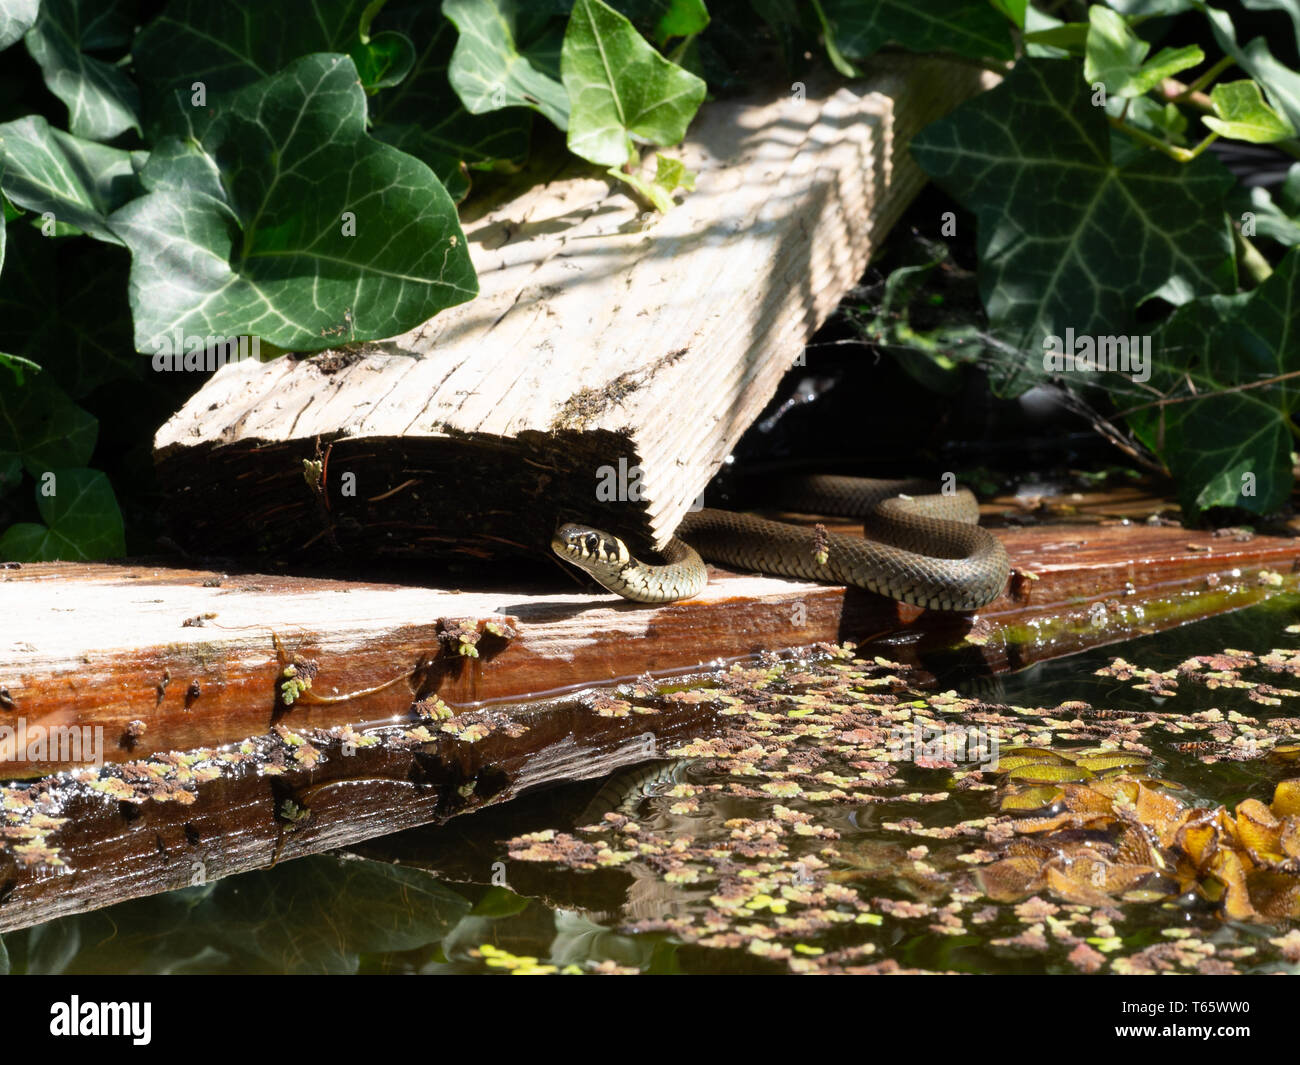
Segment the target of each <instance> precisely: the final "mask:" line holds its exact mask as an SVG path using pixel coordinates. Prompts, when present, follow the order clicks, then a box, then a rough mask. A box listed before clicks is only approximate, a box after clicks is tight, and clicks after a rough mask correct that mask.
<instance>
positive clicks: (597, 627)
mask: <svg viewBox="0 0 1300 1065" xmlns="http://www.w3.org/2000/svg"><path fill="white" fill-rule="evenodd" d="M1129 505H1130V506H1131V508H1132V511H1133V513H1135V514H1136V513H1149V512H1150V501H1149V500H1148V501H1147V506H1146V507H1142V506H1140V505H1139V501H1137V500H1133V501H1130V504H1129ZM1085 506H1086V504H1085ZM988 509H990V510H991V511H1002V510H1004V508H1003V507H991V508H988ZM999 535H1000V536H1002V537H1003V539H1004V541H1005V542H1006V544H1007V546H1008V549H1009V553H1010V555H1011V558H1012V563H1013V567H1014V570H1013V577H1012V580H1011V581H1010V582H1009V586H1008V590H1007V592H1006V594H1005V595H1004V596H1003V597H1002V598H1000V599H999V600H997V601H996V602H994V603H992V604H990V606H989V607H988V608H987V609H986V610H985V611H983V612H981V613H980V614H979V615H978V616H976V617H967V616H962V615H950V614H936V613H929V612H922V611H919V610H917V609H916V608H913V607H908V606H903V605H900V604H897V603H893V602H891V601H889V600H885V599H882V598H880V597H878V596H872V595H868V594H866V593H860V592H858V591H856V590H849V591H847V592H846V591H845V590H844V589H842V588H836V587H829V586H823V585H810V584H805V583H802V582H797V581H783V580H777V579H774V578H762V577H750V576H745V575H740V574H726V573H721V572H715V573H714V575H713V580H712V581H711V583H710V585H709V588H708V590H707V592H706V593H705V595H703V596H701V597H700V598H699V599H697V600H692V601H689V602H683V603H676V604H671V605H669V606H665V607H657V608H656V607H645V606H638V605H633V604H627V603H623V602H621V601H618V600H616V599H614V598H613V597H610V596H604V595H602V596H594V595H593V596H589V595H581V594H576V593H554V592H545V591H534V592H529V593H514V594H511V593H508V592H507V593H488V592H466V593H456V592H449V591H440V590H436V589H423V588H412V587H407V586H400V585H382V584H374V583H364V582H353V583H348V582H344V581H338V580H308V579H305V578H293V577H284V576H268V575H249V574H244V575H237V576H228V577H226V578H225V579H224V580H217V579H215V578H216V575H214V574H210V573H207V572H206V571H198V570H190V569H169V568H165V567H160V566H144V565H136V566H131V565H87V566H77V565H72V564H43V565H30V566H26V565H25V566H21V567H16V568H7V569H3V570H0V741H3V737H4V736H5V730H6V729H8V730H15V729H16V728H17V727H19V726H20V725H22V726H24V727H30V726H33V725H36V726H41V727H49V726H51V725H56V726H58V725H61V726H64V727H87V726H89V727H92V728H93V726H95V725H96V724H98V725H100V726H102V727H104V729H105V734H106V736H108V737H110V738H111V737H113V736H114V735H119V734H120V733H121V731H123V730H124V723H125V722H127V721H129V720H131V719H133V718H137V719H139V720H141V721H143V722H144V723H145V724H146V728H145V730H144V732H143V733H142V734H140V735H139V736H138V737H137V738H136V740H135V741H134V744H133V745H130V746H127V745H122V746H119V747H117V748H114V746H113V745H112V744H111V743H110V744H108V745H107V748H106V750H105V751H104V754H105V758H106V764H105V765H103V766H102V767H96V766H92V765H85V764H82V765H79V766H77V767H68V769H67V771H65V772H61V773H58V774H55V775H49V776H45V777H43V778H42V779H40V780H35V781H32V782H30V783H15V784H9V785H7V786H3V787H0V931H6V930H9V929H12V928H17V927H22V926H24V925H27V924H32V923H37V922H39V921H44V920H49V919H50V918H52V917H55V916H59V915H62V914H66V913H75V912H79V911H81V910H85V909H91V908H95V907H98V906H106V905H110V904H112V903H114V902H118V901H121V900H123V899H127V898H133V897H136V896H139V895H144V894H150V893H154V892H158V891H164V890H169V889H171V888H175V887H180V886H183V885H185V884H189V883H193V882H196V880H197V879H214V878H216V877H219V876H226V875H230V874H232V873H237V872H242V871H246V870H249V869H254V868H258V867H261V866H265V865H267V864H270V863H271V862H272V861H274V860H285V859H288V858H291V857H296V856H299V855H302V854H309V853H315V852H318V851H322V850H328V849H332V848H335V847H339V846H343V845H347V844H350V843H355V842H358V841H360V840H363V839H367V838H372V837H375V836H379V835H385V834H388V833H391V832H394V831H397V830H399V829H403V828H408V827H412V826H414V825H418V824H424V823H435V822H442V821H445V820H446V819H448V818H450V817H452V816H454V815H456V814H459V813H463V812H466V811H468V810H473V809H477V808H479V807H481V806H483V805H486V804H490V803H499V802H503V801H506V800H508V799H511V798H513V797H515V796H517V795H519V794H520V793H521V792H523V791H525V790H526V789H527V788H529V787H533V786H536V785H539V784H543V783H547V782H551V781H558V780H572V779H581V778H584V777H589V776H598V775H602V774H604V773H608V772H609V771H611V770H612V769H614V768H616V767H618V766H620V765H626V764H633V763H635V762H638V761H644V760H646V759H648V758H651V757H654V756H656V754H657V753H658V752H660V751H663V750H667V749H669V748H670V747H671V746H672V745H673V744H675V743H676V742H677V741H678V740H680V739H682V738H684V737H686V736H690V735H698V734H701V733H704V732H707V731H709V730H710V729H711V728H713V727H715V725H716V723H717V720H718V718H717V712H718V710H719V709H720V707H719V706H717V705H715V704H713V703H712V702H709V701H703V702H701V701H698V700H696V699H694V698H693V696H692V694H691V693H689V692H684V693H678V694H676V695H670V696H667V697H662V696H656V695H655V694H654V689H653V686H652V685H651V684H650V683H648V682H643V683H641V684H639V685H638V688H637V692H638V693H639V694H634V695H632V696H631V697H629V698H625V699H622V700H619V701H613V702H611V701H610V699H609V697H608V696H607V695H604V694H601V693H599V692H598V693H595V694H578V695H573V696H568V697H564V698H559V699H551V700H545V701H541V702H531V703H529V702H526V701H524V700H525V699H526V698H528V697H529V696H536V695H538V694H541V693H542V692H544V691H547V690H549V691H554V690H557V689H563V688H566V687H573V686H578V685H599V684H609V683H611V682H613V681H616V680H619V679H621V678H627V677H631V676H633V675H637V676H640V675H643V674H645V673H647V672H652V673H655V674H657V675H660V676H669V675H674V674H679V673H693V672H699V671H701V670H706V669H707V668H708V667H710V666H712V665H715V664H718V663H719V662H720V661H722V660H725V659H727V658H734V657H743V656H750V655H753V654H756V653H763V652H770V651H772V650H774V649H777V648H780V647H804V646H807V645H810V644H814V643H816V642H820V641H838V640H844V639H859V640H860V639H863V638H867V637H871V636H872V635H874V634H879V633H888V634H892V635H886V636H885V637H884V638H883V639H881V640H878V641H875V642H874V643H873V645H872V646H873V649H875V650H876V651H877V653H882V654H884V655H886V656H887V657H889V658H890V659H892V660H896V661H900V662H902V663H903V664H904V665H909V666H913V667H916V668H918V669H919V670H920V673H919V674H918V675H917V677H916V678H915V679H918V680H920V679H923V676H924V673H925V672H926V671H936V670H941V669H942V667H943V666H945V665H953V664H957V665H961V666H963V667H965V668H967V669H972V668H974V669H978V668H980V667H984V668H989V669H993V670H1005V669H1008V668H1016V667H1019V666H1022V665H1026V664H1028V663H1029V662H1032V661H1037V660H1041V659H1043V658H1047V657H1052V656H1054V655H1059V654H1065V653H1070V652H1073V651H1077V650H1080V649H1083V648H1087V647H1095V646H1100V645H1103V644H1107V643H1112V642H1115V641H1118V640H1122V639H1126V638H1129V637H1131V636H1133V635H1136V634H1138V633H1141V632H1149V631H1156V630H1158V629H1162V628H1168V627H1170V626H1173V625H1177V624H1182V623H1184V622H1186V621H1189V620H1194V619H1196V618H1198V617H1205V616H1209V615H1210V614H1214V613H1219V612H1222V611H1223V610H1226V609H1232V608H1234V607H1237V606H1243V605H1248V604H1249V603H1252V602H1257V601H1259V600H1260V599H1262V598H1264V597H1266V596H1268V595H1271V594H1275V593H1276V592H1277V591H1282V590H1295V589H1296V588H1297V587H1298V586H1300V574H1297V572H1296V566H1297V560H1298V559H1300V551H1298V550H1297V546H1296V541H1295V540H1294V539H1292V538H1289V537H1278V536H1254V537H1252V538H1249V539H1239V538H1237V537H1235V536H1232V535H1226V536H1225V535H1215V534H1214V533H1212V532H1192V531H1187V530H1183V529H1179V528H1173V527H1169V526H1165V525H1152V524H1145V523H1142V524H1120V523H1118V522H1114V521H1110V522H1109V523H1105V522H1103V521H1099V520H1093V521H1092V522H1090V523H1088V524H1081V523H1080V522H1078V521H1074V522H1071V523H1069V524H1060V525H1052V524H1044V525H1040V526H1035V527H1031V528H1003V529H1000V530H999ZM440 613H443V614H445V615H446V620H443V621H441V622H440V621H439V615H440ZM204 615H214V616H211V617H206V618H204ZM195 617H200V618H204V624H203V625H201V626H198V625H191V626H185V625H184V624H183V623H184V621H185V620H186V619H187V618H195ZM506 617H508V618H510V619H512V620H511V622H510V627H509V628H506V629H503V630H502V631H503V632H504V633H505V635H504V636H498V637H495V638H494V639H495V640H496V641H497V643H496V646H493V645H492V643H491V640H490V639H489V638H488V637H487V636H483V637H482V638H481V639H480V641H479V645H478V646H479V649H480V652H481V653H480V656H479V657H478V658H466V657H465V656H463V655H460V654H458V653H456V651H455V645H456V644H458V643H459V642H460V641H462V640H464V639H466V638H470V639H472V635H471V633H472V632H476V631H478V630H479V628H480V625H479V623H480V622H488V621H490V622H492V623H493V624H497V625H500V624H501V622H502V620H503V619H504V618H506ZM453 618H455V619H461V620H459V621H458V622H453V621H452V620H451V619H453ZM466 619H473V622H474V623H473V624H471V623H470V622H469V621H468V620H466ZM272 633H279V634H280V635H281V637H282V639H283V641H284V642H285V644H286V646H288V647H290V648H297V653H298V654H299V656H301V657H303V658H306V657H311V658H313V659H314V660H315V665H316V666H318V667H319V670H318V672H317V673H316V675H315V684H314V686H313V688H312V691H314V692H317V693H325V694H333V693H335V691H336V689H337V690H340V691H351V690H355V689H357V688H377V689H378V690H375V691H372V692H370V693H369V694H366V695H362V696H358V697H357V698H355V699H350V700H345V701H342V702H327V703H323V704H316V705H312V704H310V703H306V702H296V703H295V704H294V705H293V706H292V707H286V706H284V705H283V702H282V701H281V700H278V699H277V694H276V693H277V690H278V688H279V685H280V683H281V682H282V668H283V667H282V664H281V661H280V659H279V657H278V656H277V654H276V652H275V649H274V643H273V640H272ZM430 660H432V661H433V662H434V663H437V664H438V665H436V666H434V667H429V666H427V665H426V666H424V668H420V667H421V664H422V663H427V662H429V661H430ZM303 664H304V665H307V663H306V662H304V663H303ZM168 673H170V676H171V679H170V681H169V682H168V683H167V684H166V685H165V686H163V687H162V689H161V692H160V691H159V686H158V685H159V677H160V676H166V675H167V674H168ZM408 674H409V675H408ZM393 678H399V679H398V682H397V683H394V684H391V685H389V686H387V687H379V685H380V684H381V683H382V682H383V681H385V680H392V679H393ZM195 682H197V684H198V688H199V691H200V696H199V698H198V700H197V701H195V702H193V703H192V704H191V705H189V706H187V705H186V699H185V698H184V694H185V692H186V691H188V690H189V687H190V685H191V684H192V683H195ZM433 693H437V694H438V695H439V696H440V697H442V698H444V699H445V700H446V701H447V703H448V709H449V710H450V711H452V712H453V716H452V717H450V718H436V717H433V716H430V715H431V714H432V713H433V711H432V704H431V703H430V702H428V701H425V702H423V703H418V704H417V702H416V700H417V699H420V698H425V699H426V700H427V696H429V695H430V694H433ZM160 694H161V699H160V698H159V695H160ZM115 729H116V730H118V732H114V730H115ZM241 741H242V742H241ZM169 746H175V747H178V748H185V749H186V750H185V751H184V753H175V752H168V751H167V749H166V748H167V747H169ZM150 752H152V753H150ZM18 753H19V752H18V751H16V750H15V744H14V743H13V742H12V740H11V741H10V742H9V746H8V749H7V754H8V755H9V756H13V755H15V754H18ZM65 764H66V763H65ZM52 768H55V763H53V762H50V761H48V760H47V761H46V762H45V763H42V762H40V760H39V759H32V760H29V761H25V762H12V761H11V762H9V763H8V766H7V767H6V772H8V771H9V770H12V769H17V770H18V774H17V775H23V774H30V773H33V772H37V771H39V772H45V771H48V770H50V769H52ZM10 775H13V774H12V773H11V774H10Z"/></svg>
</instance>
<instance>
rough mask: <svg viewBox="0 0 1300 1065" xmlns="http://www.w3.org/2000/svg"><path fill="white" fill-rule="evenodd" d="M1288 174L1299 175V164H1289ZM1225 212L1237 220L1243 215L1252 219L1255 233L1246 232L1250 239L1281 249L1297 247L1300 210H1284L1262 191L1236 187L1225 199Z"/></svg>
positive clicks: (1260, 189) (1299, 237) (1267, 192)
mask: <svg viewBox="0 0 1300 1065" xmlns="http://www.w3.org/2000/svg"><path fill="white" fill-rule="evenodd" d="M1291 172H1292V173H1300V163H1293V164H1292V166H1291ZM1228 212H1229V214H1231V215H1232V217H1233V218H1236V219H1238V220H1241V216H1242V215H1243V214H1245V213H1246V212H1250V213H1251V214H1253V215H1254V216H1255V218H1254V225H1255V232H1254V233H1246V236H1248V237H1251V238H1252V239H1253V238H1254V237H1255V236H1261V237H1266V238H1268V239H1269V240H1275V241H1277V242H1278V243H1279V244H1281V245H1282V246H1283V247H1284V248H1289V247H1291V246H1292V245H1296V244H1300V210H1292V211H1289V212H1288V211H1286V210H1284V209H1283V207H1282V206H1281V205H1280V204H1278V203H1277V202H1275V201H1274V199H1273V197H1272V195H1271V194H1270V193H1269V191H1268V189H1266V188H1262V187H1260V186H1256V187H1254V188H1251V189H1248V188H1245V187H1244V186H1242V185H1238V186H1237V187H1236V188H1234V189H1233V190H1232V195H1231V196H1230V197H1229V198H1228Z"/></svg>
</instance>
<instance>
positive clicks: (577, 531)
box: [551, 522, 632, 569]
mask: <svg viewBox="0 0 1300 1065" xmlns="http://www.w3.org/2000/svg"><path fill="white" fill-rule="evenodd" d="M551 550H552V551H554V552H555V553H556V554H557V555H559V556H560V557H561V558H563V559H567V560H568V561H569V562H573V563H574V564H576V565H579V566H582V567H583V568H584V569H586V568H588V567H589V566H613V567H619V566H625V565H627V564H628V562H629V561H630V560H631V558H632V555H631V552H629V551H628V549H627V544H625V543H623V541H622V540H620V539H619V538H618V537H617V536H611V535H610V534H609V533H607V532H602V531H601V530H600V529H593V528H591V527H590V526H589V525H575V524H573V523H572V522H566V523H565V524H563V525H561V526H560V527H559V528H557V529H556V530H555V535H554V536H552V537H551Z"/></svg>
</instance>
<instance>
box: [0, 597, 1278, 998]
mask: <svg viewBox="0 0 1300 1065" xmlns="http://www.w3.org/2000/svg"><path fill="white" fill-rule="evenodd" d="M1297 621H1300V598H1297V597H1293V596H1279V597H1277V598H1275V599H1273V600H1271V601H1269V602H1267V603H1265V604H1263V605H1261V606H1257V607H1254V608H1251V609H1249V610H1245V611H1240V612H1238V613H1235V614H1230V615H1226V616H1223V617H1220V618H1216V619H1213V620H1210V621H1206V622H1200V623H1197V624H1194V625H1188V626H1184V627H1182V628H1179V629H1176V630H1172V631H1170V632H1166V633H1162V634H1159V635H1155V636H1150V637H1146V638H1143V639H1141V640H1136V641H1132V642H1130V643H1126V644H1122V645H1115V646H1111V647H1107V648H1103V649H1100V650H1097V651H1093V652H1089V653H1085V654H1080V655H1076V656H1074V657H1071V658H1068V659H1061V660H1058V661H1054V662H1048V663H1044V664H1041V665H1038V666H1035V667H1033V668H1031V669H1029V670H1026V671H1024V672H1022V673H1020V674H1018V675H1012V676H1006V677H1002V678H996V679H994V678H987V677H986V678H961V677H956V678H950V679H949V681H948V686H949V687H950V689H951V690H950V691H949V693H948V694H946V695H945V694H941V693H937V692H930V693H925V692H918V691H914V690H912V689H909V688H908V687H907V686H906V685H905V684H904V683H903V682H902V681H901V680H900V679H899V673H900V671H899V670H897V669H895V668H893V667H891V666H890V665H889V664H888V663H887V662H880V661H873V660H872V658H871V657H870V655H869V654H868V653H867V652H863V653H862V655H861V656H860V657H855V656H854V655H853V654H852V653H850V652H848V651H845V650H841V651H840V652H839V653H838V654H826V655H824V656H821V657H820V658H817V659H813V660H808V661H800V662H785V663H781V664H776V663H766V664H763V665H755V666H753V667H750V668H743V669H737V670H733V671H732V672H731V673H730V674H728V675H726V676H723V677H720V678H718V679H717V680H716V681H711V682H706V683H705V684H703V685H700V686H696V687H694V688H692V689H691V690H690V691H689V692H685V693H683V692H676V693H673V692H667V693H662V692H661V693H654V692H650V691H636V690H630V689H629V690H626V691H622V692H621V693H620V698H622V699H624V700H626V701H627V702H628V703H629V704H635V703H637V702H653V701H655V700H662V699H665V698H693V699H708V700H715V701H716V702H717V704H718V706H719V707H720V711H721V713H722V716H723V719H724V720H726V721H727V722H728V723H729V724H728V726H727V728H726V730H725V731H724V732H722V733H721V734H718V735H714V736H709V737H701V738H699V739H698V740H696V741H693V742H691V743H690V744H686V745H684V746H683V747H680V748H675V749H673V750H670V751H665V752H662V753H663V754H664V755H665V758H664V759H663V760H662V761H660V762H658V763H655V764H653V765H651V766H648V767H640V768H636V769H631V770H624V771H622V772H621V773H620V774H617V775H616V777H615V778H613V779H611V780H609V781H588V782H583V783H576V784H570V785H565V786H562V787H556V788H552V789H549V790H546V791H542V792H536V793H532V794H528V795H525V796H522V797H521V798H519V799H517V800H515V801H514V802H511V803H508V804H505V805H503V806H501V807H497V808H490V809H487V810H483V811H480V812H478V813H476V814H473V815H471V816H467V817H462V818H457V819H454V820H453V821H452V822H451V823H449V824H448V825H445V826H442V827H440V828H425V829H418V830H412V831H409V832H405V833H402V834H400V835H397V836H393V837H389V838H387V839H383V840H377V841H373V842H371V843H370V844H367V845H366V846H364V847H361V848H357V849H356V850H355V852H353V853H349V854H345V855H322V856H316V857H309V858H303V859H299V860H294V861H291V862H286V863H285V864H284V865H282V866H279V867H276V868H273V869H269V870H263V871H260V872H256V873H249V874H246V875H242V876H237V877H230V878H227V879H225V880H220V881H217V882H214V883H209V884H203V885H199V886H195V887H191V888H187V889H184V890H181V891H176V892H172V893H170V894H167V895H162V896H155V897H152V898H147V899H140V900H136V901H132V902H128V903H124V904H121V905H117V906H113V907H111V908H108V909H104V910H100V911H97V912H93V913H88V914H82V915H79V916H75V917H69V918H64V919H60V920H57V921H52V922H49V923H47V924H44V925H40V926H37V927H33V928H29V929H25V930H22V931H19V932H13V933H9V934H7V935H5V936H4V938H3V947H2V948H0V967H3V968H7V969H9V970H10V971H14V972H42V973H51V972H65V973H119V972H142V973H173V972H228V973H246V972H258V973H282V972H295V973H296V972H412V973H415V972H478V971H501V972H506V971H516V972H593V971H622V972H698V973H704V972H788V971H819V970H820V971H844V970H852V971H862V970H867V971H892V970H896V969H899V968H902V969H916V970H925V971H949V972H951V971H956V972H993V973H1012V972H1018V973H1026V972H1093V971H1096V972H1146V971H1169V972H1233V971H1237V972H1269V971H1292V970H1295V969H1296V968H1297V964H1298V963H1300V930H1298V929H1300V924H1297V920H1296V918H1297V916H1300V877H1298V876H1297V875H1296V873H1297V872H1300V804H1297V795H1300V787H1297V788H1296V789H1295V790H1291V789H1290V788H1289V786H1287V785H1285V784H1283V787H1282V788H1278V785H1279V784H1280V783H1282V782H1284V781H1287V780H1289V779H1292V778H1300V717H1298V716H1297V715H1300V691H1293V690H1291V689H1292V685H1294V686H1295V688H1296V689H1300V680H1297V678H1296V674H1300V626H1298V625H1297V624H1296V623H1297ZM1117 659H1119V660H1121V661H1120V662H1118V663H1117V662H1116V660H1117ZM1099 671H1100V672H1099ZM732 722H734V726H733V725H732V724H731V723H732ZM958 739H961V740H962V741H964V744H965V746H964V747H959V746H957V745H956V741H957V740H958ZM936 743H937V744H938V745H937V746H936ZM994 744H996V749H995V748H994ZM1080 752H1083V753H1082V754H1081V753H1080ZM993 754H997V756H998V760H997V763H996V766H995V765H994V763H993V762H992V761H991V756H992V755H993ZM1270 804H1271V805H1270ZM1195 807H1200V808H1203V809H1205V810H1207V811H1215V812H1213V813H1204V814H1188V812H1187V811H1188V809H1189V808H1195ZM1219 807H1222V808H1223V809H1222V811H1221V812H1220V811H1218V809H1217V808H1219Z"/></svg>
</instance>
